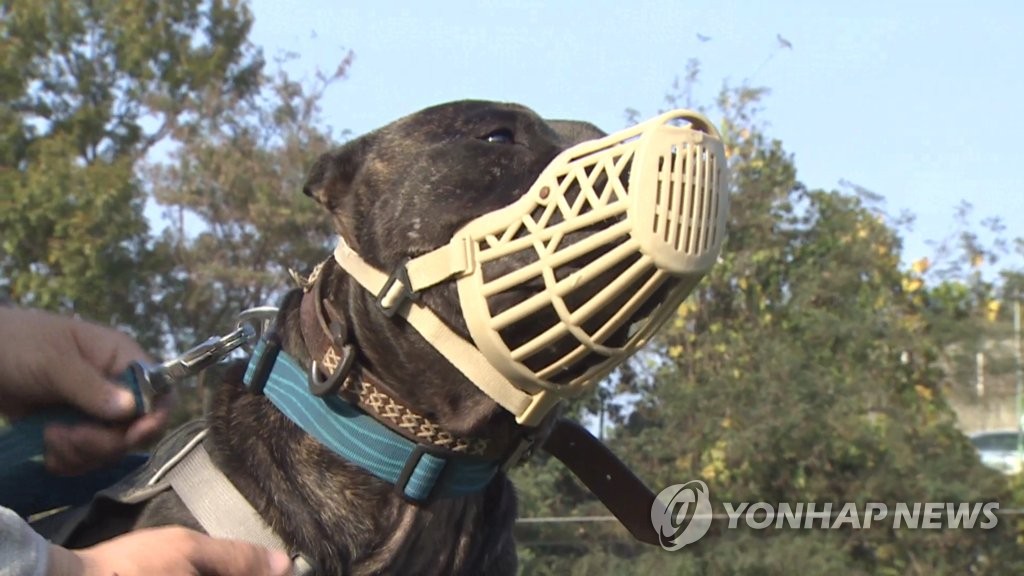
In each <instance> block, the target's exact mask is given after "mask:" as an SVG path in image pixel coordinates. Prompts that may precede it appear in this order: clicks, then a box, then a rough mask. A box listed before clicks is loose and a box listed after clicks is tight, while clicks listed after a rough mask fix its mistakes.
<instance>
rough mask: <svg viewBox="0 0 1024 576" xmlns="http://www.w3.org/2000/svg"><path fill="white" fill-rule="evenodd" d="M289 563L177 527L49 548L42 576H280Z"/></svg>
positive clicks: (257, 549) (277, 553) (275, 554)
mask: <svg viewBox="0 0 1024 576" xmlns="http://www.w3.org/2000/svg"><path fill="white" fill-rule="evenodd" d="M290 569H291V559H290V558H289V557H288V555H287V554H285V553H284V552H281V551H269V550H266V549H264V548H260V547H257V546H253V545H251V544H247V543H245V542H240V541H237V540H219V539H217V538H211V537H210V536H207V535H205V534H200V533H199V532H193V531H192V530H187V529H185V528H180V527H170V528H151V529H147V530H139V531H137V532H131V533H129V534H126V535H124V536H121V537H119V538H115V539H113V540H109V541H107V542H104V543H102V544H98V545H96V546H93V547H92V548H86V549H84V550H67V549H65V548H61V547H60V546H56V545H51V546H50V566H49V570H48V571H47V576H110V575H111V574H117V575H118V576H136V575H139V576H143V575H145V576H149V575H150V574H163V575H167V576H178V575H181V576H184V575H189V576H195V575H201V576H235V575H238V576H250V575H251V576H263V575H268V576H270V575H272V576H284V575H285V574H288V573H289V570H290Z"/></svg>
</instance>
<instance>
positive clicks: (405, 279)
mask: <svg viewBox="0 0 1024 576" xmlns="http://www.w3.org/2000/svg"><path fill="white" fill-rule="evenodd" d="M408 263H409V259H408V258H404V259H403V260H402V261H401V262H399V263H398V266H395V270H394V271H393V272H392V273H391V276H388V280H387V282H385V283H384V286H383V287H382V288H381V289H380V293H378V294H377V306H378V307H379V308H380V311H381V312H383V313H384V316H386V317H388V318H391V317H393V316H394V315H395V314H397V313H398V311H399V310H401V309H402V306H404V305H405V304H406V302H419V300H420V293H419V292H415V291H413V289H412V281H411V280H409V269H408V268H407V266H406V265H407V264H408Z"/></svg>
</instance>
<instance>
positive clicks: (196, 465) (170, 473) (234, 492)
mask: <svg viewBox="0 0 1024 576" xmlns="http://www.w3.org/2000/svg"><path fill="white" fill-rule="evenodd" d="M204 432H205V431H204ZM185 450H187V452H186V453H184V454H178V455H177V456H176V457H175V460H177V462H175V463H173V464H172V465H171V467H170V469H168V470H166V478H167V480H168V481H169V482H170V484H171V489H173V490H174V493H175V494H177V496H178V498H180V499H181V501H182V502H183V503H184V504H185V507H186V508H188V511H189V512H190V513H191V514H192V516H193V517H195V519H196V521H198V522H199V524H200V525H201V526H202V527H203V529H204V530H206V532H207V533H208V534H209V535H210V536H214V537H216V538H231V539H234V540H242V541H245V542H249V543H251V544H255V545H257V546H262V547H264V548H270V549H273V550H288V546H286V545H285V543H284V542H283V541H282V540H281V538H280V537H278V535H277V534H276V533H275V532H274V531H273V530H272V529H271V528H270V526H267V524H266V522H264V521H263V517H261V516H260V515H259V513H258V512H257V511H256V509H255V508H253V507H252V505H251V504H249V501H248V500H246V499H245V497H244V496H242V494H241V493H239V492H238V489H237V488H235V486H234V484H232V483H231V481H230V480H228V478H227V477H226V476H224V474H223V473H222V472H221V471H220V470H218V469H217V467H216V466H214V465H213V461H212V460H210V455H209V454H208V453H207V452H206V448H204V447H203V444H202V442H201V441H200V442H194V443H189V445H188V446H186V447H185ZM179 457H180V460H178V458H179ZM161 472H163V470H161ZM153 480H154V481H156V480H159V474H158V476H157V477H154V479H153ZM292 564H293V570H292V574H293V575H294V576H309V575H311V574H313V567H312V566H311V565H310V563H309V562H308V561H307V560H306V559H305V558H303V557H302V556H301V555H293V556H292Z"/></svg>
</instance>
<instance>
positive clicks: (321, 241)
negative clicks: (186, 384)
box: [146, 54, 352, 348]
mask: <svg viewBox="0 0 1024 576" xmlns="http://www.w3.org/2000/svg"><path fill="white" fill-rule="evenodd" d="M351 59H352V56H351V54H350V55H349V56H348V57H347V58H345V59H344V60H343V61H342V62H341V64H340V65H339V67H338V68H337V70H335V72H334V73H333V74H331V75H329V76H328V75H319V76H318V77H317V79H316V81H315V82H314V83H313V84H309V85H303V84H301V83H298V82H296V81H294V80H292V79H290V78H289V77H288V76H287V75H285V74H284V73H283V72H280V73H278V74H277V75H276V76H274V77H265V78H263V79H262V87H263V94H262V95H261V96H260V97H259V98H254V99H251V100H230V99H229V100H211V101H208V102H207V105H208V106H210V107H211V108H212V109H213V110H211V113H210V121H208V122H204V123H202V124H198V125H195V126H191V127H189V129H187V130H183V131H181V133H180V136H179V142H180V145H179V146H178V147H177V148H176V149H175V150H174V151H173V152H172V153H171V154H170V155H169V158H168V159H167V160H165V161H162V162H160V163H153V164H150V165H148V166H147V169H146V174H147V176H148V178H147V180H148V181H149V182H150V192H151V194H152V195H153V198H154V199H155V200H156V201H157V202H158V203H159V205H160V206H161V207H162V208H163V214H164V218H165V222H167V223H168V226H167V228H166V229H165V230H164V231H163V233H162V235H161V236H160V237H159V239H158V241H157V244H156V246H157V251H158V252H160V253H161V254H162V255H163V256H164V257H166V259H167V260H168V262H169V264H170V269H169V271H168V273H167V274H166V275H165V276H164V277H163V278H162V279H161V282H163V283H164V285H163V290H162V292H163V293H164V294H165V295H166V297H165V299H164V301H163V306H162V308H161V310H160V317H159V321H161V322H162V323H163V325H164V329H165V330H166V331H167V332H168V333H170V334H173V335H174V337H175V346H176V347H177V348H182V347H187V346H189V345H191V343H193V342H195V341H197V340H199V339H202V338H205V337H206V336H207V335H209V334H215V333H220V332H223V331H224V330H225V329H227V328H230V326H231V323H232V321H233V319H234V317H235V315H236V314H237V313H238V312H240V311H241V310H243V309H245V308H249V307H252V306H259V305H265V304H269V303H274V302H276V300H277V298H278V297H279V296H280V295H281V294H282V292H283V290H284V289H285V288H287V287H288V284H289V283H290V276H289V273H288V270H289V268H293V269H295V270H298V271H304V270H305V271H308V269H310V268H311V267H312V265H313V264H314V263H316V262H317V261H318V260H322V259H323V258H324V256H325V255H326V254H329V253H330V248H331V243H332V240H333V231H332V229H331V226H330V221H329V218H328V216H327V214H326V212H324V211H323V209H321V208H320V207H319V206H317V205H316V203H315V202H314V201H312V200H311V199H309V198H307V197H306V196H305V195H304V194H302V183H303V181H304V179H305V174H306V171H307V170H308V167H309V166H310V164H311V163H312V162H313V160H315V159H316V158H317V157H318V156H319V155H320V154H322V153H324V152H326V151H327V150H329V149H330V148H331V147H332V146H334V140H333V138H332V135H331V134H330V133H329V132H328V131H326V130H324V129H322V128H320V121H319V100H320V97H321V95H322V94H323V91H324V90H326V89H327V88H328V87H329V86H330V85H331V84H332V83H333V82H335V81H337V80H339V79H341V78H343V77H344V75H345V73H346V71H347V69H348V67H349V65H350V64H351Z"/></svg>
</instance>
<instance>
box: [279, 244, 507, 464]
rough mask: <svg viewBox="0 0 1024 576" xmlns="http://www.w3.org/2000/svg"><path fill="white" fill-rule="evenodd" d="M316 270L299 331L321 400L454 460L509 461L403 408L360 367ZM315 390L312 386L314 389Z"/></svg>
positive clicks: (486, 443) (501, 452)
mask: <svg viewBox="0 0 1024 576" xmlns="http://www.w3.org/2000/svg"><path fill="white" fill-rule="evenodd" d="M326 264H327V262H324V263H321V264H320V265H318V266H317V267H316V268H314V270H313V273H312V274H311V275H310V277H309V279H308V280H307V281H306V282H305V283H304V286H303V290H304V292H305V293H304V294H303V297H302V304H301V306H300V313H299V314H300V320H299V325H300V327H301V330H302V338H303V340H304V341H305V343H306V349H307V350H308V351H309V354H310V356H312V357H313V361H314V365H313V373H312V374H311V375H310V377H311V379H313V378H315V379H316V380H317V384H319V389H318V390H317V391H315V393H317V394H319V395H321V396H327V395H334V394H338V395H340V396H341V397H342V398H344V399H345V400H346V401H347V402H349V403H352V404H355V405H357V406H359V407H360V408H362V409H363V410H364V411H366V412H367V413H368V414H370V415H371V416H372V417H373V418H374V419H375V420H377V421H378V422H380V423H382V424H384V425H385V426H387V427H388V428H391V429H392V430H394V431H395V432H398V433H399V434H401V435H403V436H405V437H406V438H408V439H409V440H412V441H413V442H416V443H418V444H425V445H428V446H431V447H435V448H440V449H442V450H447V451H449V452H452V453H455V454H464V455H473V456H480V457H483V458H488V459H495V460H498V459H504V458H505V457H507V456H508V452H509V447H507V446H500V445H497V443H494V442H491V441H490V440H489V439H487V438H463V437H460V436H457V435H455V434H452V433H450V432H448V431H447V430H445V429H444V428H442V427H441V426H440V425H439V424H437V423H436V422H433V421H432V420H430V419H429V418H427V417H425V416H423V415H421V414H419V413H417V412H416V411H415V410H413V409H411V408H409V407H408V406H406V405H405V404H404V403H402V402H401V401H400V400H399V398H398V395H397V394H395V393H394V392H392V391H391V390H389V389H388V388H387V386H386V385H385V384H384V383H383V382H381V381H380V380H379V379H378V378H376V377H375V376H373V374H371V373H370V372H369V370H367V369H366V368H365V367H364V366H361V365H359V363H358V362H356V361H355V358H356V355H357V350H356V348H355V346H354V345H353V344H352V343H351V342H350V334H349V330H348V326H347V323H346V321H345V318H344V316H342V315H341V314H340V313H339V312H338V311H337V310H335V309H334V307H333V306H332V305H331V304H330V302H329V301H328V299H327V298H325V297H324V294H323V284H324V282H322V279H323V277H324V274H323V268H324V266H325V265H326ZM315 387H316V386H311V388H315Z"/></svg>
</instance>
